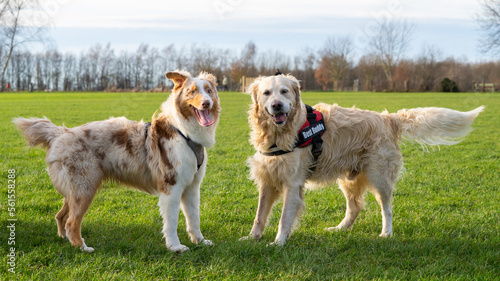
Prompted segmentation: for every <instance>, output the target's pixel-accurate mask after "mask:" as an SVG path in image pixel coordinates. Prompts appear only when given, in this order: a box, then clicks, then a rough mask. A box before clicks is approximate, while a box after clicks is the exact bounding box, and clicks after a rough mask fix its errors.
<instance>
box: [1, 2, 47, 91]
mask: <svg viewBox="0 0 500 281" xmlns="http://www.w3.org/2000/svg"><path fill="white" fill-rule="evenodd" d="M38 5H39V3H38V0H3V1H1V2H0V23H1V34H0V36H1V37H2V38H1V43H2V49H5V50H6V53H5V56H4V58H3V60H4V61H3V66H2V72H1V73H0V90H1V91H3V90H4V89H5V83H4V77H5V71H6V69H7V66H8V65H9V61H10V59H11V57H12V53H13V52H14V50H15V49H16V48H17V47H18V46H20V45H23V44H25V43H27V42H30V41H38V40H41V39H42V33H43V31H44V28H43V27H37V26H34V27H33V26H30V25H29V24H28V20H29V19H30V18H29V17H28V15H27V13H26V11H27V10H29V9H31V8H33V7H35V6H38Z"/></svg>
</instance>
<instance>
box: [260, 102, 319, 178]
mask: <svg viewBox="0 0 500 281" xmlns="http://www.w3.org/2000/svg"><path fill="white" fill-rule="evenodd" d="M305 106H306V111H307V121H306V123H305V124H304V126H302V128H301V129H300V131H299V133H298V134H297V141H296V142H295V147H301V148H304V147H307V146H309V145H312V149H311V153H312V155H313V157H314V164H313V166H312V167H311V171H314V169H315V168H316V164H317V162H318V158H319V156H320V155H321V152H322V151H323V139H322V138H321V135H322V134H323V133H324V131H325V124H324V121H323V114H321V113H320V112H318V111H314V108H312V107H311V106H309V105H307V104H306V105H305ZM318 114H319V115H318ZM318 117H319V120H318ZM292 151H293V149H292V150H291V151H286V150H281V149H279V148H278V146H277V145H276V144H273V145H272V146H271V147H270V148H269V151H267V152H260V153H261V154H262V155H265V156H279V155H283V154H287V153H290V152H292Z"/></svg>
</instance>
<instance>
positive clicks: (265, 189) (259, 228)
mask: <svg viewBox="0 0 500 281" xmlns="http://www.w3.org/2000/svg"><path fill="white" fill-rule="evenodd" d="M279 196H280V192H279V191H277V190H276V189H275V188H272V187H270V186H262V187H260V188H259V205H258V207H257V214H256V216H255V220H254V222H253V227H252V230H251V231H250V235H248V236H246V237H243V238H241V239H240V240H246V239H249V238H253V239H259V238H260V237H261V236H262V233H263V232H264V228H265V227H266V224H267V218H268V217H269V213H270V212H271V209H272V208H273V204H274V202H275V201H276V200H277V199H278V198H279Z"/></svg>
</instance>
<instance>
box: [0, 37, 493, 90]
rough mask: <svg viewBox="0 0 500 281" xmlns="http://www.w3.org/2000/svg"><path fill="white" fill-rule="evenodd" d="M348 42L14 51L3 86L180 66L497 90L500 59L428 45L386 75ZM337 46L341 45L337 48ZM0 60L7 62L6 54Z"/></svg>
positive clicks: (151, 73)
mask: <svg viewBox="0 0 500 281" xmlns="http://www.w3.org/2000/svg"><path fill="white" fill-rule="evenodd" d="M351 41H352V40H350V39H349V38H341V39H338V38H329V39H328V40H327V42H326V43H325V46H324V47H323V48H322V49H320V50H316V51H314V50H313V49H304V50H303V51H301V52H300V54H297V55H295V56H291V55H288V54H286V53H284V52H280V51H264V52H258V50H257V46H256V45H255V44H254V43H252V42H249V43H248V44H246V45H245V46H244V48H243V50H242V51H241V53H240V54H236V53H235V52H234V51H233V50H230V49H223V48H214V47H211V46H208V45H191V46H189V47H179V46H175V45H174V44H172V45H169V46H166V47H164V48H157V47H151V46H149V45H147V44H141V45H140V46H139V47H138V48H137V50H136V51H121V52H116V51H115V50H114V49H113V48H112V47H111V46H110V45H109V44H108V45H105V46H103V45H99V44H97V45H94V46H91V47H90V48H89V49H87V50H85V51H82V52H81V53H79V54H74V53H71V52H67V53H61V52H59V51H57V50H55V49H51V50H46V51H42V52H32V51H30V50H27V49H24V50H22V49H19V50H16V51H14V52H13V53H12V56H11V58H10V63H9V64H8V66H7V67H6V71H5V76H4V83H5V84H9V85H8V87H9V88H10V90H13V91H166V90H168V87H169V86H170V85H167V84H165V83H166V82H167V81H166V79H165V76H164V74H165V72H166V71H169V70H175V69H185V70H187V71H190V72H191V73H193V74H196V73H199V72H200V71H208V72H211V73H213V74H215V75H216V77H217V78H218V79H219V80H220V81H222V77H223V76H224V75H225V76H226V77H228V78H229V81H230V83H229V87H230V89H231V90H241V88H240V86H241V78H242V76H246V77H256V76H259V75H273V74H275V73H276V71H277V69H279V71H280V72H282V73H290V74H292V75H294V76H295V77H297V78H298V79H299V80H300V81H301V87H302V88H303V90H324V91H327V90H335V91H353V90H359V91H412V92H421V91H441V82H442V81H443V80H444V79H445V78H448V79H450V80H452V81H454V82H455V83H456V84H457V86H458V89H459V90H460V91H472V90H474V82H480V83H483V82H486V83H497V84H498V85H500V76H499V74H500V62H499V61H496V62H476V63H471V62H468V61H467V59H465V58H460V59H456V58H452V57H450V58H444V59H442V58H441V57H442V52H441V51H440V50H439V49H437V48H435V47H429V46H426V47H424V48H423V49H422V51H421V53H420V54H419V55H418V56H417V57H416V58H414V59H404V58H402V59H400V60H398V61H397V62H396V63H395V64H394V65H393V66H391V67H392V70H385V69H384V63H383V62H381V61H380V59H379V57H378V56H377V54H375V53H368V54H365V55H362V56H361V57H359V58H358V59H357V60H356V61H355V60H354V58H353V55H352V50H349V51H346V48H347V47H345V46H347V45H349V44H350V43H351ZM339 42H340V43H339ZM339 44H341V45H345V46H344V49H342V48H340V49H341V51H338V49H339V48H338V46H337V45H339ZM0 55H1V57H2V59H5V58H3V56H5V53H4V52H1V53H0ZM387 71H390V75H391V76H390V78H388V75H387V74H386V73H387Z"/></svg>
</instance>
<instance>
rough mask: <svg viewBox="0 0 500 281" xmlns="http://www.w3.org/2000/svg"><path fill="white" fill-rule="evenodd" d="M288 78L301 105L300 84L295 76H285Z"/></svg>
mask: <svg viewBox="0 0 500 281" xmlns="http://www.w3.org/2000/svg"><path fill="white" fill-rule="evenodd" d="M285 77H286V78H288V79H289V80H290V82H291V84H292V88H293V91H294V92H295V99H296V102H297V104H299V103H300V82H299V80H297V78H295V77H294V76H293V75H290V74H287V75H285Z"/></svg>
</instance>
